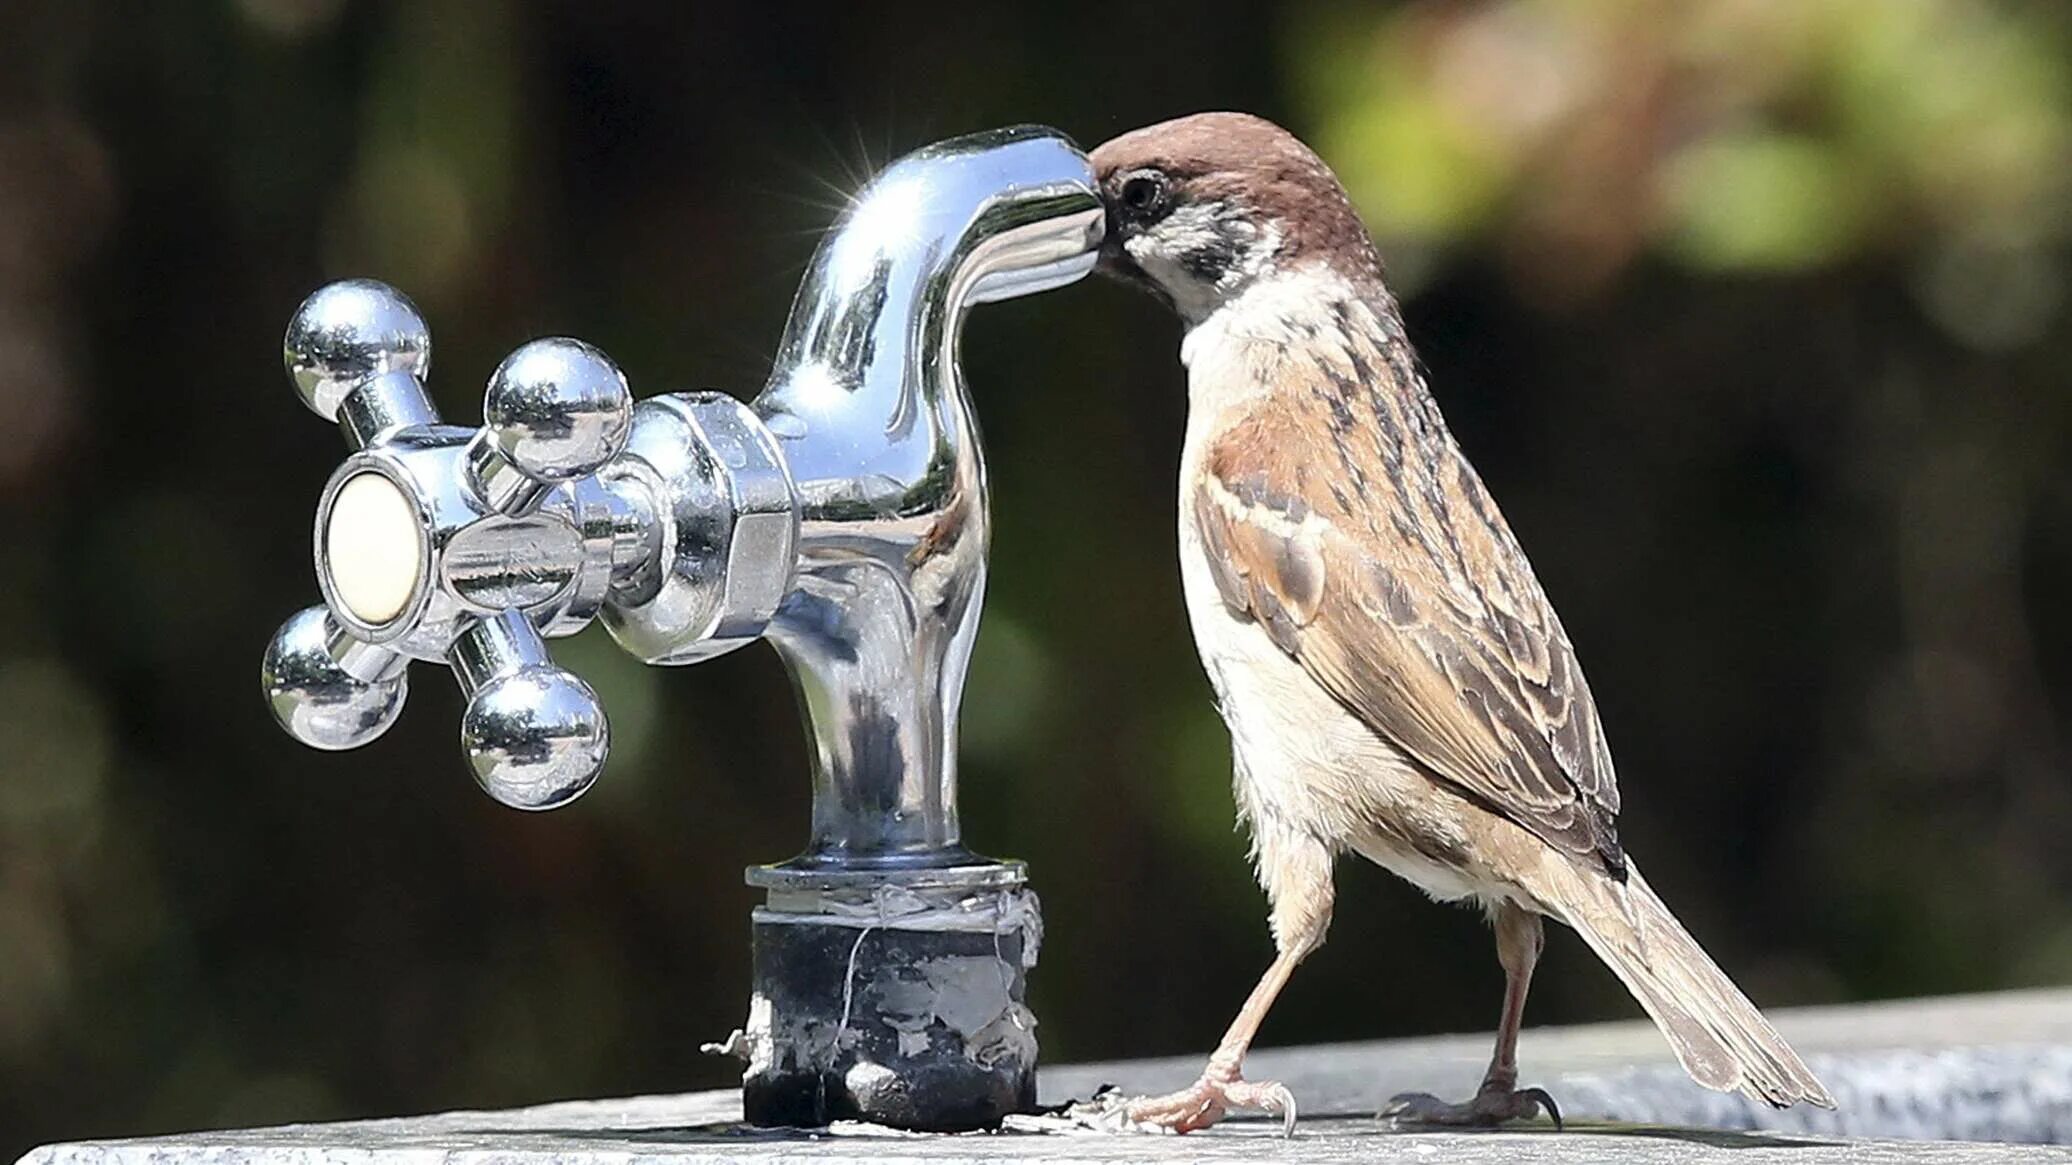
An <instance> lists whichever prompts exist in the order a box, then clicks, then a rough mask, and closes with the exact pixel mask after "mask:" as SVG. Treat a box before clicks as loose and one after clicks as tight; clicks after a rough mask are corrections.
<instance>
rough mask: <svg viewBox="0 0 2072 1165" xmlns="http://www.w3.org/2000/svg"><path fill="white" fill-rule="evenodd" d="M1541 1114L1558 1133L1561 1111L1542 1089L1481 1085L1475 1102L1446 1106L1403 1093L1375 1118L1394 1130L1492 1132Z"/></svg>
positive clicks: (1423, 1095)
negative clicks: (1424, 1128)
mask: <svg viewBox="0 0 2072 1165" xmlns="http://www.w3.org/2000/svg"><path fill="white" fill-rule="evenodd" d="M1542 1110H1544V1111H1545V1112H1546V1114H1547V1116H1548V1117H1549V1118H1551V1119H1552V1120H1553V1121H1554V1129H1555V1131H1556V1132H1559V1131H1560V1130H1561V1107H1560V1106H1559V1105H1557V1104H1555V1103H1554V1098H1553V1097H1552V1096H1550V1095H1548V1093H1547V1090H1546V1089H1544V1088H1506V1087H1502V1086H1487V1085H1485V1086H1484V1087H1483V1088H1482V1089H1481V1091H1479V1092H1477V1093H1475V1099H1473V1100H1470V1101H1467V1102H1466V1103H1463V1104H1448V1103H1447V1102H1445V1101H1443V1100H1440V1099H1439V1098H1438V1097H1436V1096H1433V1095H1432V1094H1430V1093H1428V1092H1405V1093H1402V1094H1400V1095H1397V1096H1394V1097H1391V1098H1390V1099H1389V1102H1388V1104H1387V1105H1386V1106H1384V1107H1383V1108H1382V1110H1381V1111H1380V1112H1378V1113H1376V1114H1374V1115H1375V1117H1376V1118H1377V1119H1380V1120H1384V1121H1387V1122H1389V1123H1390V1124H1391V1125H1394V1126H1395V1127H1397V1128H1409V1127H1416V1126H1438V1127H1441V1128H1494V1127H1495V1126H1497V1125H1500V1124H1503V1123H1504V1122H1506V1121H1514V1120H1532V1119H1533V1118H1535V1117H1537V1116H1539V1115H1540V1113H1541V1111H1542Z"/></svg>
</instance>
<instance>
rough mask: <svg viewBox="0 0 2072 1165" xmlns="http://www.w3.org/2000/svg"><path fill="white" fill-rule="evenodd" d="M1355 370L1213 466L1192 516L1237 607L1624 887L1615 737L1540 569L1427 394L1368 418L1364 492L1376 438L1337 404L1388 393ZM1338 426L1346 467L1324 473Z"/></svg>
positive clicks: (1226, 441)
mask: <svg viewBox="0 0 2072 1165" xmlns="http://www.w3.org/2000/svg"><path fill="white" fill-rule="evenodd" d="M1273 371H1274V372H1275V373H1276V374H1277V375H1280V376H1289V375H1297V376H1300V375H1303V374H1304V372H1305V371H1306V370H1305V369H1304V368H1302V367H1300V366H1297V365H1295V364H1294V363H1293V361H1292V360H1283V361H1281V362H1280V366H1279V367H1277V368H1275V369H1273ZM1347 372H1348V369H1347V368H1343V367H1338V366H1336V365H1333V364H1326V365H1323V366H1319V367H1317V368H1315V369H1314V370H1313V373H1314V375H1316V376H1317V377H1319V378H1320V379H1321V381H1322V383H1321V386H1320V389H1319V391H1317V392H1315V393H1312V394H1309V395H1308V396H1307V397H1304V398H1303V400H1304V401H1306V402H1307V403H1302V404H1294V405H1292V406H1291V407H1286V408H1284V407H1281V406H1282V405H1284V404H1289V397H1290V394H1282V396H1281V398H1280V399H1279V400H1277V402H1276V407H1275V408H1274V409H1273V410H1263V411H1261V412H1259V413H1256V414H1254V415H1253V416H1252V417H1251V418H1249V419H1247V420H1245V421H1243V422H1241V423H1239V424H1238V425H1236V426H1234V427H1232V428H1230V429H1228V430H1226V431H1225V432H1224V433H1223V434H1222V435H1221V436H1220V437H1219V438H1218V439H1217V440H1216V441H1215V443H1214V444H1213V445H1212V446H1211V447H1210V448H1209V449H1208V450H1207V452H1206V456H1205V457H1204V459H1203V465H1204V468H1205V469H1206V471H1207V472H1206V473H1205V474H1204V475H1203V477H1202V479H1201V480H1200V482H1199V484H1198V486H1197V489H1198V494H1197V496H1196V498H1195V499H1194V501H1195V504H1194V506H1193V507H1192V508H1193V513H1194V520H1195V522H1196V523H1197V525H1198V529H1199V533H1200V536H1201V544H1202V546H1203V549H1204V551H1205V553H1207V554H1208V556H1209V558H1210V562H1211V570H1212V572H1213V574H1214V576H1215V578H1216V580H1217V586H1218V588H1219V590H1220V591H1221V593H1222V596H1223V600H1224V602H1225V604H1226V605H1227V606H1228V607H1229V608H1230V610H1231V611H1232V612H1234V613H1236V614H1238V615H1240V616H1243V617H1246V618H1250V619H1253V620H1256V621H1257V622H1258V623H1259V624H1260V625H1261V626H1262V627H1263V628H1264V629H1265V630H1266V632H1267V633H1268V635H1270V636H1271V637H1272V639H1273V641H1274V643H1275V644H1277V645H1278V646H1279V647H1280V648H1281V650H1283V651H1285V652H1287V653H1288V654H1289V655H1290V656H1292V657H1293V658H1295V659H1296V660H1297V661H1299V662H1300V663H1301V664H1302V666H1303V667H1304V668H1305V669H1306V670H1307V671H1308V672H1309V673H1310V675H1311V676H1313V677H1315V679H1316V680H1317V682H1318V683H1320V684H1322V685H1323V686H1324V687H1325V688H1326V689H1327V690H1329V691H1330V692H1331V693H1332V695H1333V696H1334V697H1335V698H1337V699H1338V700H1339V701H1340V702H1341V703H1343V704H1344V705H1345V706H1346V707H1347V708H1349V709H1351V710H1352V711H1353V712H1354V713H1355V714H1357V715H1358V716H1359V717H1360V718H1361V719H1362V720H1364V721H1365V722H1366V723H1367V724H1368V725H1369V726H1370V727H1372V728H1373V729H1374V730H1375V731H1376V732H1378V733H1380V734H1381V735H1382V736H1384V737H1385V738H1387V739H1388V740H1390V741H1392V742H1394V743H1395V744H1396V745H1397V746H1399V747H1400V748H1402V749H1403V750H1404V751H1406V752H1407V753H1409V754H1410V755H1411V756H1412V757H1414V758H1415V759H1417V760H1418V761H1419V762H1421V763H1422V764H1423V765H1425V766H1426V767H1428V768H1429V769H1430V770H1431V771H1432V772H1433V773H1434V774H1435V775H1437V776H1438V777H1439V778H1441V779H1443V780H1444V781H1447V782H1450V783H1451V784H1452V785H1454V786H1455V787H1456V788H1457V789H1458V790H1459V791H1461V792H1463V793H1465V794H1467V795H1468V796H1470V797H1472V798H1473V799H1475V800H1477V801H1480V802H1482V803H1483V804H1485V805H1487V806H1489V807H1490V808H1493V809H1495V810H1497V811H1498V812H1501V813H1503V814H1505V815H1506V816H1508V817H1510V818H1511V819H1512V820H1514V821H1516V822H1517V823H1518V824H1520V825H1522V826H1524V827H1525V828H1527V829H1530V830H1531V831H1533V832H1534V833H1535V834H1538V835H1539V836H1540V837H1542V838H1544V839H1545V840H1546V841H1548V842H1549V843H1550V844H1553V845H1556V846H1559V847H1561V848H1563V849H1567V850H1570V851H1572V852H1575V853H1578V854H1597V855H1599V856H1600V857H1602V859H1603V860H1604V862H1605V864H1606V865H1607V867H1608V868H1610V869H1611V870H1612V871H1613V872H1615V873H1622V872H1623V870H1624V858H1623V856H1622V854H1621V851H1620V848H1619V843H1618V838H1617V832H1616V827H1615V822H1616V817H1617V814H1618V808H1619V795H1618V787H1617V784H1616V782H1615V779H1614V776H1613V772H1612V765H1611V757H1610V754H1609V752H1608V750H1607V749H1606V747H1605V743H1604V733H1603V729H1602V728H1601V727H1600V726H1599V724H1598V719H1597V711H1596V707H1595V705H1594V703H1593V702H1592V700H1591V698H1590V690H1589V687H1588V685H1587V684H1586V683H1585V682H1584V680H1583V675H1582V672H1581V670H1580V669H1579V668H1578V667H1577V665H1576V661H1575V652H1574V649H1573V648H1572V647H1571V646H1570V644H1569V640H1568V636H1567V634H1566V632H1564V631H1563V630H1562V627H1561V623H1560V621H1559V619H1557V618H1556V617H1555V614H1554V611H1553V608H1552V607H1551V606H1550V605H1549V604H1548V602H1547V599H1546V596H1545V594H1544V593H1543V592H1542V591H1541V589H1540V585H1539V582H1538V580H1537V579H1536V578H1535V577H1534V575H1533V573H1532V568H1531V565H1530V564H1529V563H1528V562H1527V561H1526V559H1525V556H1524V554H1523V553H1522V552H1521V551H1520V550H1519V549H1518V546H1517V544H1516V541H1515V540H1514V539H1513V538H1512V536H1511V533H1510V530H1509V528H1508V527H1507V526H1505V525H1504V523H1503V519H1502V517H1501V516H1500V515H1499V514H1498V513H1497V510H1496V507H1495V504H1494V503H1493V502H1492V501H1491V500H1490V499H1489V497H1488V494H1487V491H1486V490H1485V489H1484V488H1483V486H1482V483H1481V481H1480V479H1479V478H1478V477H1476V475H1475V473H1474V470H1473V469H1472V468H1471V467H1470V466H1469V465H1468V464H1467V461H1466V459H1465V458H1464V457H1462V455H1461V454H1460V452H1459V450H1458V449H1457V447H1455V446H1454V444H1453V442H1452V439H1451V437H1450V436H1448V435H1447V434H1446V432H1445V428H1444V425H1443V423H1441V422H1440V421H1439V418H1438V414H1437V410H1436V406H1432V405H1431V403H1430V400H1429V398H1428V397H1424V395H1423V389H1422V387H1421V386H1417V387H1415V388H1414V389H1413V391H1412V392H1411V393H1410V394H1407V395H1406V396H1405V399H1403V400H1401V401H1397V402H1389V401H1386V400H1379V401H1369V402H1367V404H1366V405H1364V406H1363V407H1368V408H1372V409H1373V410H1374V411H1375V413H1376V415H1375V416H1374V418H1373V421H1374V424H1375V425H1376V427H1379V428H1381V429H1384V430H1387V431H1384V432H1380V433H1378V434H1374V440H1375V441H1376V442H1377V444H1379V445H1381V446H1384V448H1382V456H1381V463H1382V464H1383V465H1385V466H1386V467H1388V468H1387V472H1386V473H1385V474H1383V475H1382V477H1383V478H1385V480H1376V479H1373V475H1371V474H1367V475H1365V476H1363V475H1362V473H1361V471H1360V468H1359V465H1360V464H1361V463H1362V460H1363V459H1359V458H1356V457H1353V456H1351V454H1353V453H1357V452H1359V451H1360V450H1359V448H1358V446H1356V445H1351V446H1349V445H1348V443H1349V442H1354V441H1358V440H1360V439H1362V429H1363V428H1364V426H1358V425H1352V426H1348V425H1346V424H1344V423H1343V422H1344V420H1345V417H1346V413H1347V410H1346V407H1345V405H1344V403H1343V400H1342V399H1340V400H1339V401H1338V402H1337V403H1333V400H1332V397H1333V394H1339V395H1340V396H1341V397H1342V394H1343V393H1344V392H1347V391H1350V390H1351V389H1353V388H1355V387H1361V388H1364V391H1366V392H1368V393H1369V394H1371V395H1375V396H1379V395H1380V393H1377V392H1375V389H1374V388H1371V387H1365V386H1360V385H1358V384H1357V382H1354V383H1347V382H1348V381H1349V380H1351V378H1350V377H1349V376H1348V375H1347ZM1383 374H1384V375H1385V374H1386V373H1385V372H1384V373H1383ZM1380 388H1381V389H1383V390H1385V391H1386V392H1395V391H1397V390H1396V388H1395V387H1394V386H1393V385H1382V386H1380ZM1297 395H1299V394H1297ZM1420 398H1422V399H1420ZM1390 408H1394V409H1400V410H1404V411H1412V412H1416V413H1418V414H1420V415H1417V416H1415V417H1414V419H1406V418H1404V417H1402V416H1400V415H1394V416H1391V415H1383V413H1382V410H1384V409H1390ZM1305 409H1314V410H1316V411H1315V412H1314V413H1313V414H1312V415H1309V416H1304V415H1302V414H1303V412H1304V410H1305ZM1330 416H1336V417H1337V420H1338V423H1337V424H1332V423H1330V421H1329V417H1330ZM1327 429H1328V430H1329V431H1331V432H1332V433H1334V435H1335V437H1336V439H1337V441H1338V442H1339V451H1340V456H1339V457H1338V458H1337V459H1336V463H1334V458H1333V457H1329V456H1326V457H1317V456H1315V453H1316V452H1317V450H1316V447H1315V446H1316V434H1317V433H1318V432H1321V431H1326V430H1327ZM1305 435H1307V436H1306V439H1305ZM1391 441H1394V442H1396V445H1395V447H1386V446H1388V444H1389V443H1390V442H1391ZM1305 453H1307V454H1309V455H1308V456H1305ZM1364 463H1365V464H1368V465H1370V466H1371V465H1372V460H1371V459H1365V461H1364Z"/></svg>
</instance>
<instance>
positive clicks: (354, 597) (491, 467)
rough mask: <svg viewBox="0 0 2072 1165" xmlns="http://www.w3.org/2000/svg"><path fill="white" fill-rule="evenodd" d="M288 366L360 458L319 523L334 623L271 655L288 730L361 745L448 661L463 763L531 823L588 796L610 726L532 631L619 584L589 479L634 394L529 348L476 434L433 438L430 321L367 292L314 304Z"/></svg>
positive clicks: (494, 391)
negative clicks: (415, 668)
mask: <svg viewBox="0 0 2072 1165" xmlns="http://www.w3.org/2000/svg"><path fill="white" fill-rule="evenodd" d="M283 349H284V358H285V362H286V364H287V368H288V374H289V378H290V379H291V380H292V381H293V382H294V384H295V388H296V390H297V392H298V393H300V395H301V397H302V400H303V403H304V404H306V405H308V406H309V407H310V409H311V410H312V411H314V412H315V413H317V415H319V416H321V417H324V418H325V419H326V420H331V421H335V422H337V424H338V425H339V427H340V429H341V430H342V431H343V433H344V435H345V438H346V442H347V444H348V445H349V446H351V448H352V449H353V453H352V455H351V456H350V457H348V458H347V460H346V462H345V464H344V465H342V466H340V467H339V470H338V472H337V473H335V474H334V475H333V476H332V479H331V482H330V484H329V485H328V486H327V487H326V488H325V491H324V498H323V501H322V503H321V504H320V505H319V507H318V511H317V524H316V531H315V534H316V562H317V577H318V581H319V584H320V586H321V587H322V589H323V592H324V599H325V604H324V605H323V606H319V607H311V608H309V609H308V610H305V611H302V612H300V613H299V614H297V615H295V616H294V617H293V618H291V619H289V620H288V622H287V623H286V624H285V625H283V626H282V628H281V630H280V632H279V633H278V634H276V635H275V636H274V639H273V641H272V643H271V644H269V645H268V648H267V652H266V657H265V663H264V665H263V667H262V673H261V679H262V682H263V684H264V685H265V689H266V694H267V698H268V702H269V704H270V706H271V707H272V709H273V712H274V715H275V718H276V719H278V720H279V721H280V723H281V726H282V727H284V728H286V729H287V730H288V732H289V733H290V734H291V735H293V736H294V737H295V738H296V739H298V740H300V741H302V742H303V743H305V744H309V745H313V746H315V747H318V748H326V749H342V748H352V747H355V746H358V745H361V744H365V743H367V742H368V741H370V740H373V739H374V738H375V737H377V736H379V735H381V733H382V732H384V731H386V730H387V728H388V727H389V725H390V724H392V723H394V722H395V719H396V717H397V715H398V714H399V713H400V712H401V710H402V705H403V700H404V697H405V694H406V691H407V682H408V681H407V670H408V663H409V661H410V660H411V659H413V658H414V659H421V660H433V661H438V662H442V663H445V664H447V665H448V666H450V667H451V668H452V669H453V673H454V675H455V677H456V678H457V679H458V680H459V681H460V685H461V689H462V691H463V692H465V693H466V694H467V697H468V706H467V711H466V714H465V715H464V716H463V717H462V720H461V745H462V749H463V751H464V752H465V753H466V755H467V759H468V763H469V765H470V767H471V768H472V769H473V770H474V773H475V778H476V780H477V781H479V782H480V783H481V785H482V787H483V788H484V789H485V790H487V791H488V792H489V794H490V795H491V796H492V797H495V798H496V799H497V800H499V801H501V802H503V803H504V804H506V805H511V806H513V807H516V808H520V809H547V808H552V807H554V806H556V805H561V804H565V803H566V802H568V801H570V800H572V799H574V798H575V797H576V796H578V795H579V794H581V793H582V792H583V791H584V790H585V789H587V788H588V787H589V786H590V784H591V782H592V781H594V780H595V779H596V777H597V774H598V772H599V771H601V770H602V768H603V767H604V761H605V756H606V753H607V751H608V749H609V745H610V737H611V733H610V727H609V724H608V722H607V721H606V719H605V715H604V709H603V706H602V705H601V704H600V703H599V702H598V699H597V694H596V693H595V692H594V691H592V690H591V688H590V686H589V685H588V684H586V683H584V682H583V680H582V679H581V678H579V677H577V676H576V675H575V674H573V673H571V672H568V671H565V670H563V669H561V668H559V667H556V666H555V665H554V663H553V660H552V659H551V658H550V657H549V656H548V654H547V648H546V643H545V640H544V639H543V638H542V636H541V631H540V628H541V627H542V626H552V627H556V628H557V629H558V630H561V631H564V632H565V631H567V630H573V629H574V628H575V627H579V626H581V625H582V623H584V622H587V621H588V618H589V616H590V615H591V614H594V613H595V610H596V608H597V606H598V604H599V603H600V602H601V601H602V599H603V595H604V592H605V589H606V588H607V587H608V586H609V585H610V583H611V581H612V566H613V555H614V549H615V546H616V545H617V543H618V541H619V528H620V526H621V525H624V524H625V523H624V522H622V521H620V520H619V519H620V518H621V517H622V516H623V511H624V508H625V507H624V504H623V500H622V499H620V498H619V497H618V496H617V495H615V494H613V493H612V492H611V491H610V490H609V489H608V488H607V487H605V486H603V485H601V484H599V483H597V482H595V481H594V480H592V475H593V474H595V473H596V472H597V470H598V469H599V468H600V467H602V466H603V465H604V464H605V463H606V462H608V461H610V460H611V459H612V458H614V457H616V456H617V455H618V454H619V452H620V451H621V450H622V449H624V448H625V445H626V440H627V434H628V431H629V428H630V425H631V416H632V394H631V393H630V392H629V391H628V389H627V386H626V378H625V377H624V376H623V375H622V374H621V373H620V372H619V370H618V368H617V367H616V366H615V365H613V363H612V362H611V360H610V359H609V358H608V357H606V356H605V355H604V353H602V352H599V351H598V350H597V349H595V348H592V347H590V346H589V345H587V344H584V343H581V342H580V341H576V340H565V339H549V340H536V341H533V342H532V343H529V344H526V345H525V346H523V347H521V348H519V349H518V350H517V351H515V352H513V353H511V355H510V356H509V357H508V358H506V359H505V360H504V362H503V364H502V365H500V366H499V367H498V368H497V370H496V373H495V375H493V376H492V377H491V378H490V381H489V387H488V390H487V392H486V393H485V395H484V400H483V416H484V419H485V423H484V425H483V426H482V428H480V429H479V430H476V431H473V432H469V431H467V430H464V429H457V428H454V427H451V426H446V425H441V424H439V422H438V414H437V413H436V411H435V410H434V409H433V407H432V404H431V400H430V398H429V397H428V396H427V395H426V394H425V390H424V376H425V374H426V373H427V371H428V370H429V368H430V364H431V338H430V335H429V332H428V331H427V329H426V327H425V325H424V321H423V319H422V317H420V316H419V315H418V313H417V309H416V308H415V307H414V306H412V305H411V303H410V301H409V300H408V299H406V298H404V297H403V295H402V294H401V293H400V292H397V291H396V290H394V289H393V288H390V287H387V286H385V285H383V284H380V283H376V282H373V281H371V280H352V281H348V282H344V283H334V284H332V285H330V286H328V287H325V288H323V289H321V290H319V291H318V292H317V293H316V294H314V295H312V296H310V297H309V299H308V300H306V301H305V302H304V303H303V305H302V307H301V308H300V309H299V310H298V311H297V312H296V313H295V317H294V319H293V320H292V321H291V322H290V323H289V325H288V333H287V337H286V340H285V341H284V345H283Z"/></svg>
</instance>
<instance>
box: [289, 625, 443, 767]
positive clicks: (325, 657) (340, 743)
mask: <svg viewBox="0 0 2072 1165" xmlns="http://www.w3.org/2000/svg"><path fill="white" fill-rule="evenodd" d="M408 662H409V661H408V660H406V659H404V658H403V657H402V656H400V655H397V654H396V653H394V652H392V651H387V650H384V649H382V648H379V647H372V646H370V645H367V644H363V643H360V642H359V641H357V640H355V639H353V638H352V637H351V636H350V635H348V634H346V632H345V630H344V629H343V628H341V627H339V625H338V623H337V621H336V620H334V619H332V618H331V613H330V611H329V610H327V609H325V608H324V607H321V606H318V607H310V608H307V609H305V610H302V611H298V612H296V613H295V614H294V615H293V616H291V617H290V618H289V619H288V621H287V622H286V623H283V624H281V629H280V630H279V631H278V632H275V633H274V637H273V641H272V642H270V643H268V644H267V645H266V656H265V659H264V660H263V661H262V662H261V664H260V666H259V683H260V686H261V687H262V688H263V689H264V690H265V692H266V706H267V708H269V709H270V710H271V711H272V712H273V718H274V719H275V720H277V721H279V722H280V726H281V727H282V728H285V729H287V730H288V735H290V736H293V737H294V738H295V739H297V740H299V741H301V742H302V743H304V744H306V745H309V746H310V747H312V748H321V749H326V750H329V751H337V750H339V749H347V748H358V747H359V746H360V745H363V744H365V743H367V742H368V741H370V740H373V739H374V738H375V737H377V736H380V735H381V734H382V733H384V732H387V731H388V729H389V725H391V724H394V723H395V722H396V717H397V716H399V715H401V714H402V711H403V699H404V697H405V696H406V695H408V694H409V673H408V672H407V670H406V666H407V664H408Z"/></svg>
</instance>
